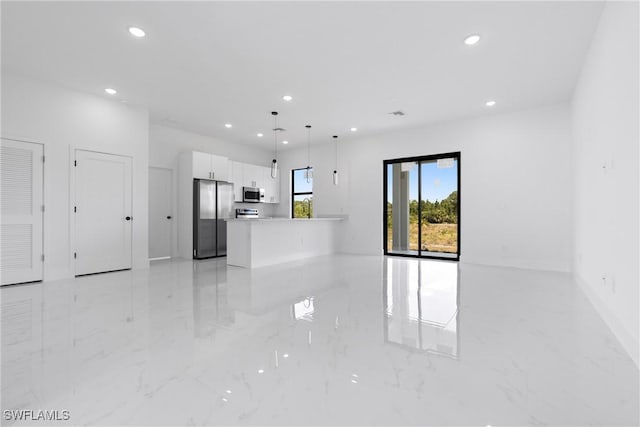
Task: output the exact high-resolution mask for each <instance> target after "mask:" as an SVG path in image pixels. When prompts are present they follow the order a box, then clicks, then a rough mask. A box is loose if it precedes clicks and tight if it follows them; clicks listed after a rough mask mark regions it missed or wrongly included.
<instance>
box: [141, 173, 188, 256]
mask: <svg viewBox="0 0 640 427" xmlns="http://www.w3.org/2000/svg"><path fill="white" fill-rule="evenodd" d="M149 169H162V170H165V171H168V172H169V178H170V179H169V182H170V183H171V184H170V185H171V188H170V189H169V213H170V215H171V219H172V220H171V227H170V230H169V256H167V257H158V258H151V257H149V261H158V260H163V259H171V258H173V242H174V236H173V229H174V224H176V221H175V219H176V218H177V215H175V213H174V211H173V210H174V205H175V203H174V200H173V199H174V187H175V186H174V179H175V177H174V176H173V169H172V168H168V167H165V166H149ZM132 207H133V206H132ZM149 215H151V209H149ZM148 222H149V223H151V221H148ZM147 246H149V243H148V242H147Z"/></svg>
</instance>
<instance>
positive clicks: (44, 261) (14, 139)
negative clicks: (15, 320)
mask: <svg viewBox="0 0 640 427" xmlns="http://www.w3.org/2000/svg"><path fill="white" fill-rule="evenodd" d="M0 139H4V140H7V141H12V142H21V143H26V144H37V145H41V146H42V183H41V184H42V206H43V207H45V206H46V205H47V180H46V178H45V177H46V175H45V174H46V172H47V171H46V168H45V159H46V158H47V145H46V144H45V143H44V142H38V141H33V140H29V139H26V138H19V137H12V136H3V135H0ZM46 224H47V209H46V208H44V210H43V211H42V235H41V236H40V239H41V242H42V257H43V258H42V260H41V261H40V262H41V263H42V274H41V278H40V279H38V280H33V281H29V282H20V283H8V284H6V285H2V284H0V287H2V286H14V285H21V284H25V283H38V282H43V281H44V280H45V274H46V271H47V270H46V267H47V257H46V254H47V247H46V243H47V240H46V239H45V233H46V228H45V227H46Z"/></svg>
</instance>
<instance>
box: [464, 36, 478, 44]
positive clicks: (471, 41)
mask: <svg viewBox="0 0 640 427" xmlns="http://www.w3.org/2000/svg"><path fill="white" fill-rule="evenodd" d="M479 41H480V36H479V35H478V34H471V35H470V36H467V37H465V38H464V44H466V45H467V46H473V45H474V44H476V43H478V42H479Z"/></svg>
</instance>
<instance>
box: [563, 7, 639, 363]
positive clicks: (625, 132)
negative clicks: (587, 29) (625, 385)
mask: <svg viewBox="0 0 640 427" xmlns="http://www.w3.org/2000/svg"><path fill="white" fill-rule="evenodd" d="M638 12H639V11H638V3H637V2H626V3H623V2H609V3H607V4H606V6H605V8H604V10H603V13H602V17H601V20H600V23H599V26H598V29H597V30H596V33H595V34H594V38H593V41H592V43H591V47H590V50H589V53H588V55H587V58H586V60H585V65H584V67H583V69H582V73H581V75H580V78H579V80H578V84H577V86H576V90H575V93H574V97H573V100H572V121H573V139H574V149H573V150H574V169H575V179H574V194H575V205H574V227H575V232H574V238H575V243H574V246H575V251H574V257H573V269H574V273H575V277H576V281H577V282H578V283H579V284H580V285H581V286H582V288H583V289H584V290H585V292H586V293H587V295H589V297H590V299H591V301H592V302H593V304H594V306H595V307H596V308H597V309H598V311H599V312H600V314H601V316H602V317H603V319H604V320H605V322H606V323H607V324H608V325H609V327H610V328H611V329H612V330H613V332H614V333H615V334H616V336H617V337H618V339H619V340H620V341H621V342H622V344H623V345H624V346H625V348H626V349H627V351H628V352H629V354H631V356H632V358H633V359H634V360H635V362H636V364H638V342H639V335H638V334H639V331H638V330H639V326H638V324H639V318H638V311H639V310H638V307H639V301H638V299H639V298H640V295H639V292H638V282H639V278H640V275H639V274H638V268H639V265H640V253H639V250H638V246H639V244H638V233H639V227H638V221H639V217H640V215H639V210H638V198H639V191H640V190H639V184H638V181H639V174H638V155H639V151H638V144H639V141H640V132H639V130H638V128H639V124H638V120H639V115H640V111H639V108H638V103H639V99H638V92H639V85H638V78H639V77H638V76H639V75H640V72H639V70H638V61H639V58H638V50H639V46H638V37H639V36H640V35H639V34H638ZM603 278H604V279H603Z"/></svg>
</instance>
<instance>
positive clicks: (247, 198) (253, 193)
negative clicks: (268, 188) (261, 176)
mask: <svg viewBox="0 0 640 427" xmlns="http://www.w3.org/2000/svg"><path fill="white" fill-rule="evenodd" d="M242 201H243V202H246V203H262V202H264V188H255V187H242Z"/></svg>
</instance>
